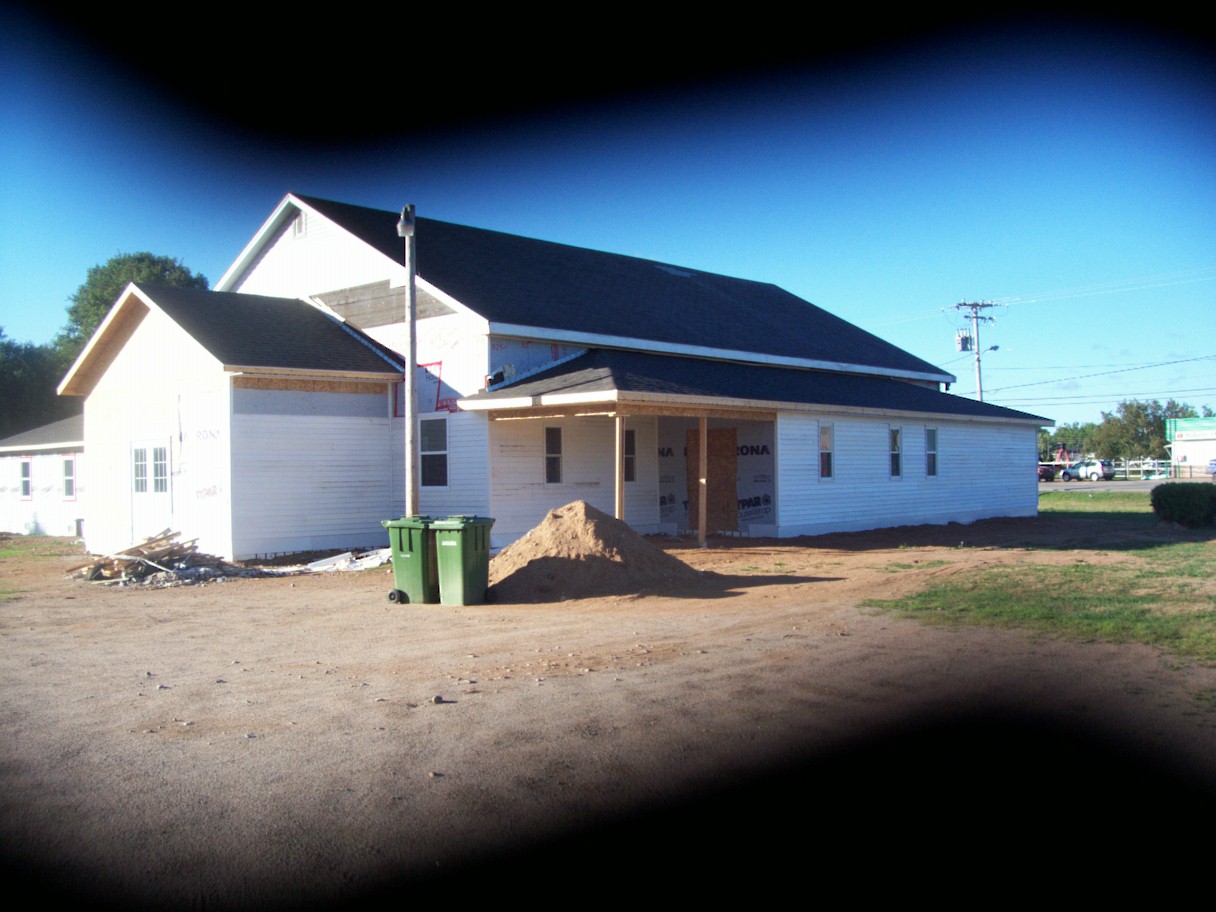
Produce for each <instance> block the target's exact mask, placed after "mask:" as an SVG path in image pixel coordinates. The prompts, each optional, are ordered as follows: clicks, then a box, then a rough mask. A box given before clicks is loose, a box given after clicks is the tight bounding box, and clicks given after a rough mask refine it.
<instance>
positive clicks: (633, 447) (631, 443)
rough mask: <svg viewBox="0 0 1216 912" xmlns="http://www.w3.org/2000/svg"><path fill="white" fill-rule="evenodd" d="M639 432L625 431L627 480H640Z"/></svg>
mask: <svg viewBox="0 0 1216 912" xmlns="http://www.w3.org/2000/svg"><path fill="white" fill-rule="evenodd" d="M637 443H638V441H637V432H636V431H630V430H626V431H625V466H624V468H625V480H626V481H637V480H638V450H637Z"/></svg>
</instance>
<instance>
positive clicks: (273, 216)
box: [212, 193, 305, 291]
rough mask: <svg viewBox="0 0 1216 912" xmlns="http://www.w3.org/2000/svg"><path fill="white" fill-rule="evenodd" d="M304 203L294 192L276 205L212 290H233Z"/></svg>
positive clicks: (302, 207)
mask: <svg viewBox="0 0 1216 912" xmlns="http://www.w3.org/2000/svg"><path fill="white" fill-rule="evenodd" d="M304 208H305V206H304V203H303V202H302V201H301V200H299V199H297V198H296V197H295V195H294V194H291V193H288V194H287V195H286V196H285V197H283V199H282V200H281V201H280V202H279V205H278V206H276V207H275V210H274V212H272V213H270V217H269V218H268V219H266V221H265V222H263V223H262V227H261V228H260V229H258V232H257V234H255V235H254V236H253V237H252V238H251V239H250V241H249V243H248V244H246V245H245V249H244V250H242V251H241V252H240V253H239V254H237V258H236V259H235V260H233V261H232V265H231V266H229V267H228V270H227V271H226V272H225V273H224V274H223V275H222V276H220V280H219V281H218V282H216V283H215V284H214V285H213V286H212V291H232V286H233V285H235V284H236V280H237V279H239V278H240V277H241V276H242V275H243V274H244V273H245V271H246V270H247V269H248V268H249V265H250V264H251V263H252V262H253V261H254V260H255V259H256V258H257V255H258V254H259V253H261V252H262V248H263V247H265V246H266V243H267V242H268V241H269V240H270V238H272V237H274V235H275V233H276V232H277V231H278V230H279V229H280V228H281V227H283V224H284V223H285V222H286V221H287V219H288V218H289V217H290V215H291V214H292V210H294V211H299V210H301V209H304Z"/></svg>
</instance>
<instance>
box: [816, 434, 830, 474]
mask: <svg viewBox="0 0 1216 912" xmlns="http://www.w3.org/2000/svg"><path fill="white" fill-rule="evenodd" d="M819 477H820V478H831V477H832V425H830V424H821V425H819Z"/></svg>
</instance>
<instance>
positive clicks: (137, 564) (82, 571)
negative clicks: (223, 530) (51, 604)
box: [67, 529, 223, 583]
mask: <svg viewBox="0 0 1216 912" xmlns="http://www.w3.org/2000/svg"><path fill="white" fill-rule="evenodd" d="M180 537H181V533H180V532H174V531H172V530H170V529H165V530H164V531H163V532H160V533H158V534H156V535H153V536H151V537H150V538H146V539H144V540H143V541H142V542H140V543H139V544H137V545H132V546H131V547H129V548H125V549H123V550H122V551H117V552H115V553H113V554H105V555H102V556H100V557H95V558H94V559H93V560H91V561H89V562H88V563H87V564H81V565H80V566H79V567H73V568H72V569H71V570H68V571H67V572H68V575H69V576H74V577H77V578H83V579H87V580H90V581H94V582H107V583H108V582H121V581H127V580H140V579H143V578H144V577H147V576H149V575H151V574H152V573H156V572H163V573H172V572H174V571H177V570H182V569H185V568H187V567H197V566H200V565H219V564H222V563H223V561H222V560H221V559H220V558H218V557H215V556H214V555H211V554H201V553H200V552H199V551H198V539H197V538H192V539H190V540H189V541H184V542H183V541H178V539H179V538H180Z"/></svg>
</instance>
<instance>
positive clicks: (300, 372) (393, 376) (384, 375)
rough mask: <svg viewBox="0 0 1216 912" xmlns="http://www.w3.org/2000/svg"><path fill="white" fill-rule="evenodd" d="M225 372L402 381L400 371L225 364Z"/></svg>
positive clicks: (265, 375)
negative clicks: (329, 369) (327, 369)
mask: <svg viewBox="0 0 1216 912" xmlns="http://www.w3.org/2000/svg"><path fill="white" fill-rule="evenodd" d="M224 370H225V372H227V373H230V374H232V375H233V376H237V377H280V378H282V379H285V380H367V381H372V382H374V383H392V382H394V381H398V380H400V379H401V372H400V371H395V370H394V371H375V372H372V371H337V370H334V371H326V370H309V369H308V368H302V367H252V366H249V365H243V364H225V365H224Z"/></svg>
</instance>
